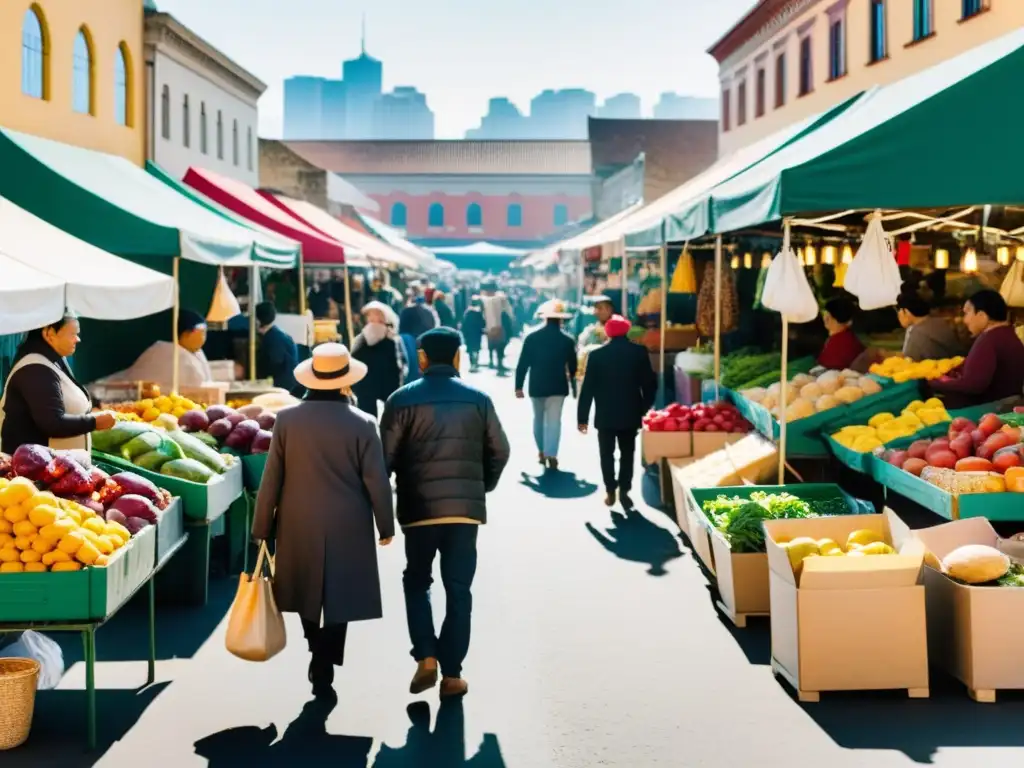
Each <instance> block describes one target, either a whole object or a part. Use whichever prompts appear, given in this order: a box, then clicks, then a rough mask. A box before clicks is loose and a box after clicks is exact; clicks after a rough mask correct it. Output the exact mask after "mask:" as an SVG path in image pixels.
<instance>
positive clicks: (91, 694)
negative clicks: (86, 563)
mask: <svg viewBox="0 0 1024 768" xmlns="http://www.w3.org/2000/svg"><path fill="white" fill-rule="evenodd" d="M156 538H157V536H156V528H154V527H149V528H146V529H145V530H144V531H142V532H141V533H139V534H137V535H136V536H135V537H133V539H132V541H131V543H130V544H129V545H128V546H126V547H125V548H124V550H122V551H125V557H126V562H125V563H124V564H123V565H124V567H115V566H114V562H113V561H112V562H111V564H110V565H108V566H107V567H106V568H87V569H85V570H83V571H77V572H74V573H41V574H20V575H18V576H17V577H16V578H18V579H19V580H20V579H24V578H26V577H28V576H38V577H41V578H46V579H52V580H53V582H52V584H51V585H50V589H49V590H48V592H50V593H51V594H53V595H56V594H59V593H60V591H61V590H62V589H64V585H65V582H67V581H70V580H69V579H65V578H64V577H67V576H72V577H75V576H80V575H83V574H84V575H87V576H97V575H99V573H100V572H102V571H106V570H107V569H109V568H111V567H115V571H116V572H117V573H118V574H123V573H124V572H125V571H131V570H133V569H134V568H135V564H136V563H142V562H147V558H148V562H149V564H150V565H149V568H148V569H147V570H146V571H145V573H144V574H143V577H142V578H141V579H138V578H136V579H135V580H133V581H129V582H125V581H124V580H122V579H119V578H116V577H115V578H107V579H104V581H106V582H107V600H108V602H107V605H106V607H105V609H104V611H103V613H102V614H99V615H96V614H95V613H94V610H93V608H92V606H91V605H90V604H89V603H88V602H87V603H86V604H85V605H80V606H79V608H78V609H74V608H71V607H70V606H68V605H65V606H61V607H63V608H66V609H67V610H70V611H72V613H70V614H68V615H70V616H78V618H75V619H53V618H43V615H44V614H45V613H46V612H48V609H49V606H50V602H49V601H46V600H43V601H42V604H41V607H40V608H38V609H37V610H36V613H37V615H38V618H35V619H26V618H21V619H15V620H8V617H9V616H11V615H20V616H22V617H24V616H28V615H29V614H30V612H31V611H30V610H28V609H22V610H21V611H18V610H17V609H12V610H10V611H9V610H8V607H9V606H8V604H9V603H10V602H12V601H11V590H10V589H8V587H7V586H6V585H5V589H4V595H3V599H2V600H0V634H7V633H11V632H27V631H29V630H35V631H37V632H79V633H81V635H82V645H83V650H84V654H85V696H86V730H87V734H88V736H87V738H88V748H89V750H90V751H92V750H94V749H95V748H96V632H97V630H99V629H100V628H101V627H103V626H104V625H105V624H106V623H107V622H109V621H110V620H111V619H112V618H114V616H115V615H117V613H118V612H119V611H120V610H121V608H123V607H124V606H125V605H127V604H128V603H129V602H130V601H131V600H132V598H134V597H135V595H136V594H138V593H139V592H140V591H141V590H142V588H143V587H146V593H147V597H148V602H149V657H148V659H147V662H148V664H147V673H146V685H152V684H153V683H154V682H155V681H156V590H155V587H154V576H155V575H156V573H157V572H159V571H160V570H161V569H163V567H164V566H165V565H166V564H167V563H168V562H169V561H170V560H171V558H172V557H174V555H175V554H177V552H178V550H180V549H181V548H182V547H183V546H184V545H185V543H186V538H182V539H180V540H179V541H178V542H177V543H176V544H175V545H174V546H173V547H172V548H171V549H169V550H168V551H166V552H165V554H164V557H163V559H162V560H161V561H159V562H155V563H154V560H153V552H154V551H155V543H156ZM140 543H141V544H142V545H141V546H139V547H138V550H137V551H136V552H135V554H134V556H132V557H131V558H130V560H131V561H133V562H132V563H129V562H127V560H128V558H127V556H128V555H129V554H130V550H132V549H133V547H134V546H135V545H136V544H140ZM91 580H92V581H96V580H97V579H91ZM115 582H117V583H119V584H120V585H121V586H120V588H118V587H114V586H113V584H114V583H115ZM13 584H14V582H13V581H12V585H13ZM129 584H130V585H131V586H130V589H129V588H128V585H129ZM112 589H113V590H114V591H113V592H111V590H112ZM16 591H17V590H16ZM56 609H57V606H56V605H54V606H53V611H54V612H55V611H56Z"/></svg>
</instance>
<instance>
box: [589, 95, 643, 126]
mask: <svg viewBox="0 0 1024 768" xmlns="http://www.w3.org/2000/svg"><path fill="white" fill-rule="evenodd" d="M597 116H598V117H607V118H612V119H615V120H639V119H640V118H641V117H642V115H641V113H640V97H639V96H637V95H636V94H635V93H620V94H617V95H615V96H612V97H610V98H608V99H606V100H605V102H604V104H602V105H601V107H600V108H599V109H598V110H597Z"/></svg>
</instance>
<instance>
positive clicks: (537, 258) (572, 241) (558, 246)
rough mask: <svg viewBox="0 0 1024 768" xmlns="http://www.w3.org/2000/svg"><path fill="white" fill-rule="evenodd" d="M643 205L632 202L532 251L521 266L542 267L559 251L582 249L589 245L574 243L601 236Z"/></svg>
mask: <svg viewBox="0 0 1024 768" xmlns="http://www.w3.org/2000/svg"><path fill="white" fill-rule="evenodd" d="M643 207H644V204H643V203H642V202H639V203H634V204H633V205H631V206H629V207H628V208H624V209H623V210H621V211H619V212H618V213H616V214H615V215H614V216H609V217H608V218H607V219H605V220H604V221H599V222H597V223H596V224H594V226H592V227H590V228H588V229H586V230H584V231H583V232H580V233H578V234H576V235H573V236H572V237H568V238H566V239H565V240H562V241H561V242H558V243H555V244H554V245H549V246H547V247H546V248H542V249H541V250H539V251H534V252H533V253H531V254H530V255H529V256H527V257H526V258H525V259H524V260H523V266H524V267H534V268H535V269H536V268H541V269H543V268H545V267H547V266H550V265H551V264H553V263H554V262H555V260H556V259H557V258H558V254H559V253H561V252H562V251H576V250H582V249H583V248H584V247H589V246H582V247H581V246H578V245H576V243H586V242H590V243H593V241H594V240H595V239H597V238H600V237H601V236H602V233H603V232H607V231H610V230H612V229H613V228H615V227H617V226H618V224H619V223H620V222H622V221H623V220H624V219H626V218H627V217H629V216H632V215H633V214H635V213H636V212H637V211H639V210H640V209H642V208H643ZM617 239H618V238H617V237H612V238H611V240H617ZM611 240H599V242H598V243H596V244H597V245H600V244H601V243H605V242H611Z"/></svg>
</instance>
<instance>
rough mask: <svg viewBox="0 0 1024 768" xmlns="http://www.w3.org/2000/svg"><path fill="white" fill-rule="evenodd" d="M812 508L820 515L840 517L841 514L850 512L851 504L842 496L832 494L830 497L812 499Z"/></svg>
mask: <svg viewBox="0 0 1024 768" xmlns="http://www.w3.org/2000/svg"><path fill="white" fill-rule="evenodd" d="M809 503H810V505H811V509H813V510H814V514H816V515H817V516H818V517H838V516H839V515H848V514H850V505H849V504H848V503H847V501H846V499H844V498H843V497H842V496H832V497H831V498H828V499H812V500H811V501H810V502H809Z"/></svg>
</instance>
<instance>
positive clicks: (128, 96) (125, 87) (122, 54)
mask: <svg viewBox="0 0 1024 768" xmlns="http://www.w3.org/2000/svg"><path fill="white" fill-rule="evenodd" d="M130 72H131V58H130V56H129V54H128V46H126V45H125V44H124V43H121V44H120V45H119V46H117V53H115V54H114V119H115V120H116V121H117V124H118V125H126V126H131V125H132V124H133V122H134V120H133V117H132V105H133V99H132V90H131V89H132V81H131V77H130V76H129V73H130Z"/></svg>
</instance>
